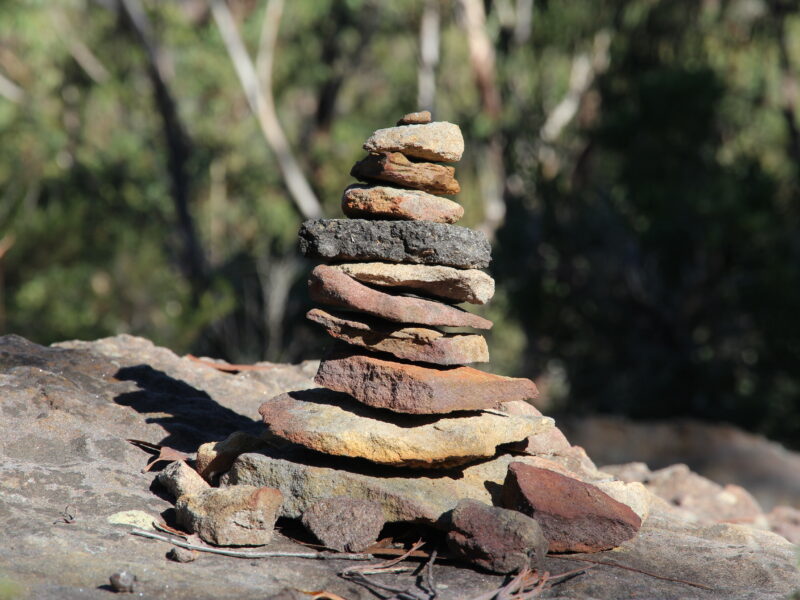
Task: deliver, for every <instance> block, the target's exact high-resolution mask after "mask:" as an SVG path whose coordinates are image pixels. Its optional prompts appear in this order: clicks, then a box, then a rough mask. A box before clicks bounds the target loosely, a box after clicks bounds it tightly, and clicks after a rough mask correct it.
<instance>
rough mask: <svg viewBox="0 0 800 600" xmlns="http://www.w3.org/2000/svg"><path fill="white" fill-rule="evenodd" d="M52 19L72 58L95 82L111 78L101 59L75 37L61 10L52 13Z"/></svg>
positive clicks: (102, 81)
mask: <svg viewBox="0 0 800 600" xmlns="http://www.w3.org/2000/svg"><path fill="white" fill-rule="evenodd" d="M50 17H51V18H52V20H53V25H55V29H56V34H57V35H58V37H60V38H61V39H62V40H63V41H64V43H65V44H66V46H67V50H68V51H69V53H70V55H71V56H72V58H74V59H75V62H76V63H78V66H80V68H81V69H83V70H84V72H85V73H86V74H87V75H88V76H89V77H90V78H91V79H92V80H93V81H94V82H95V83H98V84H100V83H104V82H105V81H107V80H108V78H109V77H110V75H109V73H108V69H106V68H105V66H103V63H102V62H100V59H99V58H97V57H96V56H95V55H94V54H93V53H92V51H91V50H90V49H89V47H88V46H87V45H86V44H84V43H83V42H82V41H81V39H80V38H79V37H78V36H76V35H75V31H74V30H73V28H72V25H71V24H70V22H69V20H68V19H67V17H66V15H65V14H64V13H63V11H62V10H61V9H60V8H56V9H54V10H53V11H51V12H50Z"/></svg>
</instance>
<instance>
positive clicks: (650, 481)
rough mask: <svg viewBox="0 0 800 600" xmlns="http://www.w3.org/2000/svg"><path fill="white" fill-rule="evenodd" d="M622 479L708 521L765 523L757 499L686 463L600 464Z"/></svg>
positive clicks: (745, 491) (735, 486)
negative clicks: (654, 468)
mask: <svg viewBox="0 0 800 600" xmlns="http://www.w3.org/2000/svg"><path fill="white" fill-rule="evenodd" d="M603 471H605V472H607V473H611V474H612V475H614V476H616V477H617V478H618V479H621V480H622V481H638V482H641V483H643V484H644V485H645V486H646V487H647V489H649V490H650V491H651V492H653V493H654V494H656V495H657V496H660V497H661V498H663V499H664V500H666V501H667V502H669V503H670V504H672V505H673V506H678V507H680V508H682V509H683V510H686V511H688V512H690V513H692V514H693V515H696V516H697V517H699V518H700V519H702V520H704V521H708V522H726V521H727V522H731V523H748V522H750V523H754V522H759V521H760V523H761V524H762V525H765V524H766V521H765V520H764V515H763V512H762V511H761V507H760V506H759V505H758V502H757V501H756V499H755V498H753V497H752V496H751V495H750V494H749V493H748V492H747V490H745V489H744V488H742V487H740V486H738V485H730V484H729V485H726V486H724V487H723V486H721V485H719V484H717V483H714V482H713V481H711V480H710V479H706V478H705V477H702V476H700V475H698V474H697V473H692V472H691V471H690V470H689V467H687V466H686V465H672V466H670V467H666V468H664V469H659V470H657V471H651V470H650V469H649V468H648V467H647V465H645V464H644V463H629V464H627V465H614V466H606V467H603Z"/></svg>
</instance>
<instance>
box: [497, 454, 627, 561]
mask: <svg viewBox="0 0 800 600" xmlns="http://www.w3.org/2000/svg"><path fill="white" fill-rule="evenodd" d="M502 503H503V506H504V507H505V508H510V509H513V510H518V511H520V512H522V513H524V514H526V515H528V516H529V517H533V518H534V519H536V520H537V521H538V522H539V525H541V527H542V531H543V533H544V536H545V537H546V538H547V540H548V542H549V549H550V552H600V551H601V550H609V549H610V548H615V547H617V546H619V545H620V544H622V543H623V542H625V541H627V540H629V539H631V538H632V537H634V536H635V535H636V533H637V532H638V531H639V528H640V527H641V525H642V520H641V519H640V518H639V516H638V515H637V514H636V513H635V512H633V510H631V508H630V507H629V506H627V505H625V504H623V503H621V502H619V501H617V500H614V498H612V497H611V496H609V495H608V494H606V493H605V492H604V491H602V490H601V489H600V488H598V487H597V486H595V485H592V484H590V483H585V482H583V481H580V480H578V479H575V478H572V477H569V476H567V475H565V474H563V473H557V472H556V471H551V470H549V469H543V468H540V467H535V466H532V465H529V464H525V463H523V462H512V463H511V464H510V465H509V466H508V474H507V475H506V479H505V482H504V483H503V492H502Z"/></svg>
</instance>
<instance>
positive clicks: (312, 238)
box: [298, 219, 492, 269]
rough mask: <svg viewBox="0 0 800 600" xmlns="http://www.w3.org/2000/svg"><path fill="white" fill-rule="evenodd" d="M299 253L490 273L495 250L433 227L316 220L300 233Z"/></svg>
mask: <svg viewBox="0 0 800 600" xmlns="http://www.w3.org/2000/svg"><path fill="white" fill-rule="evenodd" d="M298 235H299V236H300V250H301V252H302V253H303V254H304V255H305V256H308V257H310V258H323V259H331V260H344V261H375V260H380V261H387V262H393V263H413V264H426V265H445V266H448V267H456V268H459V269H485V268H486V267H488V266H489V262H490V261H491V259H492V249H491V246H489V242H488V241H487V239H486V236H485V235H484V234H483V233H480V232H478V231H473V230H472V229H467V228H466V227H459V226H458V225H446V224H444V223H430V222H428V221H366V220H364V219H315V220H310V221H306V222H304V223H303V225H302V226H301V227H300V232H299V234H298Z"/></svg>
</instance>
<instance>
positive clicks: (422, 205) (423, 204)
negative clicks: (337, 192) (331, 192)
mask: <svg viewBox="0 0 800 600" xmlns="http://www.w3.org/2000/svg"><path fill="white" fill-rule="evenodd" d="M342 212H344V214H346V215H347V216H348V217H352V218H355V219H399V220H403V221H433V222H434V223H455V222H456V221H458V220H459V219H460V218H461V217H463V216H464V207H463V206H461V205H460V204H456V203H455V202H453V201H452V200H448V199H447V198H440V197H439V196H434V195H432V194H427V193H425V192H421V191H419V190H405V189H401V188H393V187H387V186H383V185H376V186H364V185H351V186H350V187H348V188H347V189H346V190H345V191H344V195H342Z"/></svg>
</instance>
